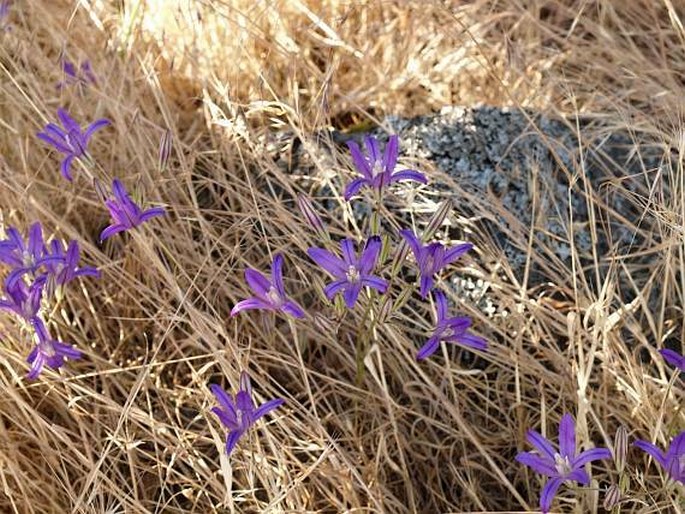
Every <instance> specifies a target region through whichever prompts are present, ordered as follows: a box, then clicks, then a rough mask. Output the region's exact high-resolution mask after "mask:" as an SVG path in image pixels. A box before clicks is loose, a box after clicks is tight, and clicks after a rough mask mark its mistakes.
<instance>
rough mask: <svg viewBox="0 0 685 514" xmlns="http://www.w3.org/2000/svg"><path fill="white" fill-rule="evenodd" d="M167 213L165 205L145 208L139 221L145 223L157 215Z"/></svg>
mask: <svg viewBox="0 0 685 514" xmlns="http://www.w3.org/2000/svg"><path fill="white" fill-rule="evenodd" d="M165 214H166V211H165V210H164V208H163V207H151V208H150V209H145V210H144V211H143V212H141V213H140V216H139V217H138V221H139V222H140V223H145V222H146V221H147V220H149V219H150V218H154V217H156V216H164V215H165Z"/></svg>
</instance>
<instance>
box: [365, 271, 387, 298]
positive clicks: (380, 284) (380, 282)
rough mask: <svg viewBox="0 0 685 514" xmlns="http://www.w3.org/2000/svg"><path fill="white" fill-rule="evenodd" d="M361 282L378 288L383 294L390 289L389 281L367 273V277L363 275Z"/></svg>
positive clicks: (366, 285)
mask: <svg viewBox="0 0 685 514" xmlns="http://www.w3.org/2000/svg"><path fill="white" fill-rule="evenodd" d="M361 283H362V285H363V286H365V287H371V288H372V289H376V290H377V291H379V292H380V293H381V294H383V293H385V292H386V291H387V290H388V281H387V280H385V279H382V278H379V277H375V276H373V275H366V276H365V277H362V280H361Z"/></svg>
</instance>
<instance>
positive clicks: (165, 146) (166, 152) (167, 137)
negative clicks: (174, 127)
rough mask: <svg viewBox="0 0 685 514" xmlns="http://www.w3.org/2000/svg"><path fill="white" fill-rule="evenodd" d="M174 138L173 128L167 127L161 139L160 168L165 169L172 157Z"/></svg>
mask: <svg viewBox="0 0 685 514" xmlns="http://www.w3.org/2000/svg"><path fill="white" fill-rule="evenodd" d="M173 144H174V140H173V135H172V133H171V130H169V129H166V130H165V131H164V134H162V139H160V141H159V169H160V170H164V169H165V168H166V165H167V162H169V158H170V157H171V150H172V148H173Z"/></svg>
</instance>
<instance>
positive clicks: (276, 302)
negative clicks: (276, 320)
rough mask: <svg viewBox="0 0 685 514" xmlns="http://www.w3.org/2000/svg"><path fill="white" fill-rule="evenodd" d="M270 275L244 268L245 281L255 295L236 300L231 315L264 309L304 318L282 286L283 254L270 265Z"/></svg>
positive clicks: (276, 257)
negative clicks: (266, 275)
mask: <svg viewBox="0 0 685 514" xmlns="http://www.w3.org/2000/svg"><path fill="white" fill-rule="evenodd" d="M271 277H272V279H271V280H269V279H268V278H266V277H265V276H264V275H262V274H261V273H260V272H259V271H257V270H254V269H251V268H248V269H246V270H245V281H246V282H247V284H248V285H249V286H250V289H252V292H253V293H254V294H255V296H251V297H250V298H248V299H246V300H243V301H242V302H238V303H237V304H236V305H235V307H233V309H231V316H235V315H236V314H238V313H239V312H241V311H245V310H248V309H265V310H270V311H283V312H285V313H286V314H290V315H291V316H293V317H295V318H304V311H303V310H302V309H301V308H300V306H299V305H297V304H296V303H295V302H293V301H292V300H290V299H289V298H288V295H287V294H286V292H285V287H284V286H283V256H282V255H280V254H277V255H276V256H275V257H274V262H273V264H272V265H271Z"/></svg>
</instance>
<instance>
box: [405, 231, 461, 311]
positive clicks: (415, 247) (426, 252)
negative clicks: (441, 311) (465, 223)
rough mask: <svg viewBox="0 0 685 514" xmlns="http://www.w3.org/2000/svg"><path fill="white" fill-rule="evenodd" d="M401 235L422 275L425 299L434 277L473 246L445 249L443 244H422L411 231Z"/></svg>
mask: <svg viewBox="0 0 685 514" xmlns="http://www.w3.org/2000/svg"><path fill="white" fill-rule="evenodd" d="M400 235H401V236H402V237H403V238H404V240H405V241H406V242H407V244H408V245H409V248H411V251H412V252H413V254H414V258H415V259H416V264H417V266H418V267H419V273H420V274H421V282H420V292H421V297H422V298H425V297H426V295H427V294H428V291H430V290H431V288H432V287H433V275H435V274H436V273H439V272H440V270H441V269H442V268H444V267H445V266H447V265H449V264H452V263H453V262H454V261H456V260H457V259H458V258H459V257H461V256H462V255H464V254H465V253H466V252H468V251H469V250H470V249H471V248H473V245H472V244H471V243H461V244H458V245H457V246H455V247H454V248H449V249H448V248H445V247H444V246H443V245H442V244H441V243H430V244H427V245H423V244H421V240H420V239H419V238H418V237H416V235H415V234H414V233H413V232H412V231H411V230H400Z"/></svg>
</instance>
